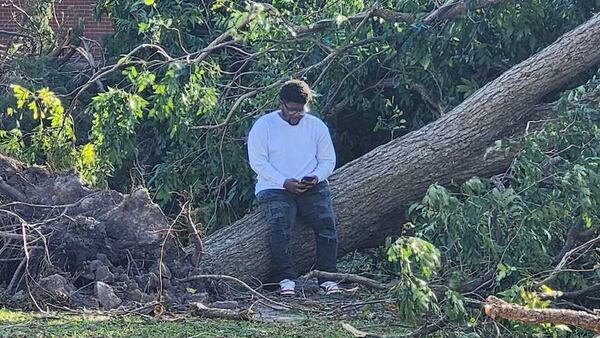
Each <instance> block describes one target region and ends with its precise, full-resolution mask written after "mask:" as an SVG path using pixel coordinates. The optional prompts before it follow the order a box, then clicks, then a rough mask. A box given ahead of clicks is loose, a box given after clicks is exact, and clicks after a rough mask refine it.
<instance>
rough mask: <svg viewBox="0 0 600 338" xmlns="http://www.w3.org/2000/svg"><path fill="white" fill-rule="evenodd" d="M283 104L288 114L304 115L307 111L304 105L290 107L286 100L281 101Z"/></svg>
mask: <svg viewBox="0 0 600 338" xmlns="http://www.w3.org/2000/svg"><path fill="white" fill-rule="evenodd" d="M281 104H282V105H283V108H284V109H285V112H286V113H287V114H288V115H304V113H305V112H306V108H305V107H302V109H290V108H289V107H288V105H287V104H286V103H285V102H283V101H281Z"/></svg>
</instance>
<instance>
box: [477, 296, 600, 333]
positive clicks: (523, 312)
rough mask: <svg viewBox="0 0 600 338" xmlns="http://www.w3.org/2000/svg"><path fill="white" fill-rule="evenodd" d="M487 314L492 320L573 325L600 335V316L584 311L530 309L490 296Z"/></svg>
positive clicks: (486, 309)
mask: <svg viewBox="0 0 600 338" xmlns="http://www.w3.org/2000/svg"><path fill="white" fill-rule="evenodd" d="M484 311H485V314H486V315H488V316H490V317H491V318H492V319H496V318H497V317H500V318H504V319H510V320H515V321H518V322H523V323H530V324H543V323H552V324H563V325H573V326H577V327H580V328H583V329H586V330H590V331H593V332H596V333H600V316H596V315H593V314H591V313H587V312H584V311H575V310H561V309H529V308H526V307H524V306H520V305H514V304H509V303H506V302H505V301H503V300H501V299H499V298H496V297H494V296H489V297H488V298H487V300H486V303H485V305H484Z"/></svg>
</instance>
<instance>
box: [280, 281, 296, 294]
mask: <svg viewBox="0 0 600 338" xmlns="http://www.w3.org/2000/svg"><path fill="white" fill-rule="evenodd" d="M279 287H280V293H281V295H282V296H293V295H295V294H296V291H295V289H296V282H294V281H293V280H289V279H284V280H282V281H281V282H279Z"/></svg>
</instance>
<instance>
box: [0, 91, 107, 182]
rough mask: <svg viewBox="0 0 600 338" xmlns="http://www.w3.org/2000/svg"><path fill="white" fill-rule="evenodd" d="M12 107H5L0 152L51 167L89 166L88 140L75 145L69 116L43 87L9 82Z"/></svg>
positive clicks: (91, 158)
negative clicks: (10, 84) (29, 86)
mask: <svg viewBox="0 0 600 338" xmlns="http://www.w3.org/2000/svg"><path fill="white" fill-rule="evenodd" d="M12 90H13V93H14V98H15V101H16V102H15V107H8V108H7V110H6V115H7V116H6V118H5V119H4V120H3V121H2V122H3V128H2V129H0V152H2V153H3V154H7V155H12V156H15V157H18V158H21V159H24V160H26V161H28V162H30V163H45V164H46V165H48V166H49V167H50V168H51V169H55V170H66V169H72V168H78V169H79V170H80V171H81V172H82V173H84V174H85V173H86V172H89V171H90V170H91V168H93V166H94V164H95V161H96V155H95V151H94V147H93V146H92V145H90V144H86V145H83V146H76V145H75V134H74V130H73V119H72V117H71V116H69V115H66V114H65V110H64V108H63V107H62V105H61V102H60V100H59V99H58V98H57V97H56V96H55V95H54V93H53V92H51V91H50V90H48V89H47V88H42V89H40V90H37V91H35V92H31V91H29V90H27V89H26V88H23V87H21V86H19V85H12Z"/></svg>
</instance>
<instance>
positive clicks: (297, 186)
mask: <svg viewBox="0 0 600 338" xmlns="http://www.w3.org/2000/svg"><path fill="white" fill-rule="evenodd" d="M283 187H284V188H285V190H287V191H289V192H291V193H292V194H301V193H303V192H305V191H306V190H308V188H307V187H306V185H305V184H304V183H300V181H298V180H297V179H295V178H288V179H287V180H285V182H284V183H283Z"/></svg>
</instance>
